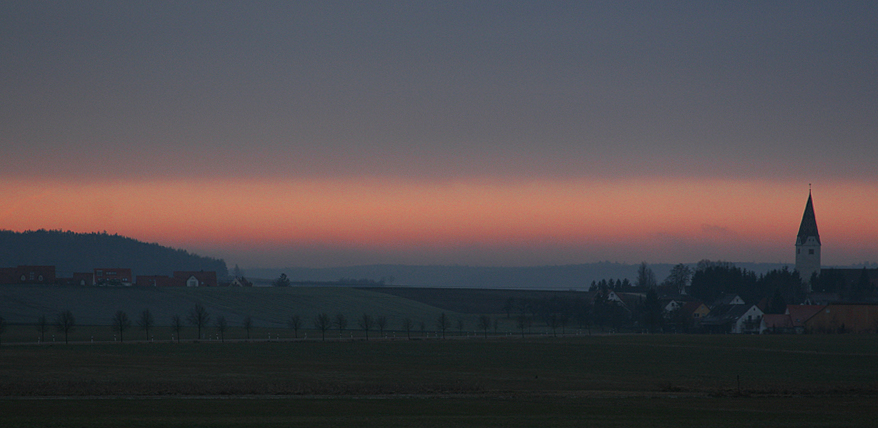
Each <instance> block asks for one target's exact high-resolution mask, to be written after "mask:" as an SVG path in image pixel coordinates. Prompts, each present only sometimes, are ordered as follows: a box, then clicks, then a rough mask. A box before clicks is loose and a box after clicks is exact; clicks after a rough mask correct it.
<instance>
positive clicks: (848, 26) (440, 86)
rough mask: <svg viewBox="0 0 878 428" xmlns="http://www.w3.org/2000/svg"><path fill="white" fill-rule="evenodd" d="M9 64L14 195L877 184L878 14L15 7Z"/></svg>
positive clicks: (7, 153)
mask: <svg viewBox="0 0 878 428" xmlns="http://www.w3.org/2000/svg"><path fill="white" fill-rule="evenodd" d="M0 58H2V66H0V78H2V81H3V82H4V84H3V85H2V86H0V99H2V100H3V102H2V103H0V142H2V144H0V157H2V158H4V159H5V161H4V167H3V168H2V169H0V180H5V181H6V182H7V183H9V182H10V180H16V179H22V178H24V179H32V180H48V181H49V182H64V183H71V182H73V183H86V184H88V183H104V184H106V183H118V182H126V183H127V182H150V181H156V180H176V181H178V182H188V181H191V180H205V179H239V180H257V181H259V180H268V181H272V182H273V181H284V182H296V181H301V180H306V181H307V180H352V181H354V182H356V181H359V180H363V179H366V178H368V179H378V180H390V181H393V182H399V181H403V182H406V181H408V182H420V183H448V182H458V181H463V182H467V181H472V180H475V181H478V180H482V181H484V180H487V181H491V182H501V183H522V182H524V183H527V182H532V181H548V182H556V181H565V180H586V181H589V180H590V181H593V182H594V181H619V180H632V181H633V182H634V183H644V182H656V181H662V180H682V181H684V182H685V181H687V180H691V181H692V182H701V181H704V180H720V181H724V182H732V183H735V182H741V181H748V180H757V181H763V182H768V183H777V184H778V185H779V186H781V187H782V188H783V189H785V190H784V191H785V192H786V191H789V192H795V195H796V196H797V197H800V198H801V199H804V197H801V196H800V195H801V194H802V193H803V192H804V191H805V190H806V189H807V187H806V186H807V183H809V182H814V183H824V184H825V185H826V186H830V185H831V186H832V188H833V189H835V188H844V187H845V183H857V184H858V185H864V186H867V187H868V186H873V185H874V184H875V183H876V182H878V168H876V167H875V165H876V164H878V138H876V136H878V79H876V78H875V70H878V3H876V2H846V1H831V2H813V1H764V2H763V1H748V2H703V1H692V2H626V1H610V2H592V1H589V2H524V1H497V2H491V1H479V2H455V1H450V2H449V1H443V2H416V1H406V2H368V1H364V2H352V1H351V2H332V1H320V2H287V1H276V2H223V1H199V2H185V1H184V2H153V1H150V2H115V1H110V2H98V1H93V2H3V3H2V4H0ZM632 185H633V186H637V184H632ZM47 186H50V187H51V186H52V185H51V184H49V185H47ZM784 186H786V187H784ZM803 189H804V190H803ZM671 191H673V190H671ZM676 191H678V192H685V191H686V190H685V189H679V188H678V189H676ZM390 192H393V191H392V190H391V191H390ZM785 196H788V195H787V194H786V193H785ZM6 197H7V198H8V197H10V196H9V195H6ZM824 197H825V195H824ZM846 197H848V198H862V197H868V198H875V196H874V195H867V196H857V195H853V196H852V195H846ZM799 209H800V207H795V208H794V209H792V211H799ZM16 215H18V214H14V213H13V214H8V216H10V217H9V219H13V220H14V219H15V218H18V217H16ZM818 215H819V213H818ZM2 219H3V218H2V217H0V220H2ZM13 223H15V222H14V221H13ZM16 224H17V223H16ZM709 224H712V223H709ZM61 227H62V228H63V226H61ZM71 227H72V226H71ZM205 245H206V244H205ZM634 261H637V260H634Z"/></svg>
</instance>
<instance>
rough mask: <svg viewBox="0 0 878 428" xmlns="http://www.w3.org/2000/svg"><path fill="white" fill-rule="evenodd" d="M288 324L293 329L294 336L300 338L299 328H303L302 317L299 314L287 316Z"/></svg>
mask: <svg viewBox="0 0 878 428" xmlns="http://www.w3.org/2000/svg"><path fill="white" fill-rule="evenodd" d="M287 326H289V327H290V328H291V329H293V336H294V337H295V338H296V339H298V338H299V329H300V328H302V317H300V316H299V314H293V315H290V317H289V318H287Z"/></svg>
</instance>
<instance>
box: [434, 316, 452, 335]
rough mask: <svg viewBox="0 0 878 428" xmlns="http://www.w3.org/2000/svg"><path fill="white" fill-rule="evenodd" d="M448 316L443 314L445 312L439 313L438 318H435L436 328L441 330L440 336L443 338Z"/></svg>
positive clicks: (446, 328)
mask: <svg viewBox="0 0 878 428" xmlns="http://www.w3.org/2000/svg"><path fill="white" fill-rule="evenodd" d="M448 323H449V321H448V316H447V315H445V312H442V313H441V314H439V318H436V330H439V331H441V332H442V338H443V339H445V330H448Z"/></svg>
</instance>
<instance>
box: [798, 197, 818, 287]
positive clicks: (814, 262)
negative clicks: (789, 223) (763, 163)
mask: <svg viewBox="0 0 878 428" xmlns="http://www.w3.org/2000/svg"><path fill="white" fill-rule="evenodd" d="M796 271H798V272H799V277H801V278H802V280H803V281H805V284H806V287H807V292H809V293H810V292H811V277H812V276H813V275H815V274H817V275H819V274H820V233H818V232H817V218H816V217H815V216H814V202H813V201H812V200H811V192H810V191H809V192H808V203H807V204H805V214H804V215H803V216H802V224H801V225H800V226H799V234H798V235H796Z"/></svg>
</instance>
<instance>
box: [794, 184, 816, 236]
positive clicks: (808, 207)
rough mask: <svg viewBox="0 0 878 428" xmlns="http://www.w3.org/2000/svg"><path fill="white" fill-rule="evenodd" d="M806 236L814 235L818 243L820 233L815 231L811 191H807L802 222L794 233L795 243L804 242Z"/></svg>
mask: <svg viewBox="0 0 878 428" xmlns="http://www.w3.org/2000/svg"><path fill="white" fill-rule="evenodd" d="M808 237H814V239H816V240H817V243H818V244H820V233H819V232H817V217H816V216H815V215H814V201H812V200H811V192H808V203H807V204H805V214H803V215H802V224H801V225H799V234H798V235H796V245H799V244H800V243H805V242H806V241H807V240H808Z"/></svg>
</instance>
